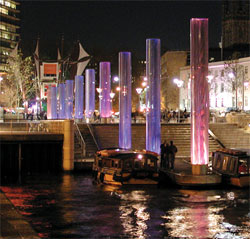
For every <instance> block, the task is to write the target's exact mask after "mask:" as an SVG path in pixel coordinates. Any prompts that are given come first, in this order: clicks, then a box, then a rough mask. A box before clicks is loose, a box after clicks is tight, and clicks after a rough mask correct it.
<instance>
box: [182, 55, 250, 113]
mask: <svg viewBox="0 0 250 239" xmlns="http://www.w3.org/2000/svg"><path fill="white" fill-rule="evenodd" d="M208 71H209V73H208V79H207V80H208V82H209V101H210V109H212V110H216V111H220V112H223V111H225V110H226V109H227V108H238V109H240V110H250V57H246V58H240V59H238V60H230V61H225V62H224V61H219V62H213V63H209V66H208ZM190 74H191V73H190V66H187V67H182V68H181V69H180V80H181V81H182V82H183V84H182V87H181V88H180V95H179V97H180V100H179V102H180V109H182V110H184V109H185V108H186V109H187V110H188V111H190V110H191V104H190V102H191V88H190V85H191V84H190V83H191V79H190Z"/></svg>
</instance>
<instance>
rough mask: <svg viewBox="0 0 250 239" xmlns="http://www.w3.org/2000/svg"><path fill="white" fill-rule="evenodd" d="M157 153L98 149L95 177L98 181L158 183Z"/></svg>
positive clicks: (121, 183) (118, 183) (106, 182)
mask: <svg viewBox="0 0 250 239" xmlns="http://www.w3.org/2000/svg"><path fill="white" fill-rule="evenodd" d="M158 158H159V155H158V154H157V153H154V152H151V151H146V150H125V149H104V150H100V151H97V152H96V154H95V160H94V163H93V177H94V180H95V181H96V182H97V183H103V184H112V185H125V184H157V183H158V167H157V161H158Z"/></svg>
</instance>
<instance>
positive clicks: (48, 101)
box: [47, 86, 51, 119]
mask: <svg viewBox="0 0 250 239" xmlns="http://www.w3.org/2000/svg"><path fill="white" fill-rule="evenodd" d="M47 119H51V86H49V88H48V91H47Z"/></svg>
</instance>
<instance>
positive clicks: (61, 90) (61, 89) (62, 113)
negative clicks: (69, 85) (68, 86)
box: [58, 84, 65, 119]
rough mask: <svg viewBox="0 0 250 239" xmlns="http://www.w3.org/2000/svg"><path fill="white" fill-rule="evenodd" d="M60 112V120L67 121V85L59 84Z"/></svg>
mask: <svg viewBox="0 0 250 239" xmlns="http://www.w3.org/2000/svg"><path fill="white" fill-rule="evenodd" d="M58 91H59V112H58V119H65V84H59V86H58Z"/></svg>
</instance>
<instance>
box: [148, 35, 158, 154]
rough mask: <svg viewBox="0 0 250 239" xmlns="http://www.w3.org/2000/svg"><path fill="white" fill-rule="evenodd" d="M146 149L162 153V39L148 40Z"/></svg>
mask: <svg viewBox="0 0 250 239" xmlns="http://www.w3.org/2000/svg"><path fill="white" fill-rule="evenodd" d="M146 62H147V63H146V75H147V80H148V88H147V97H146V106H147V113H146V149H147V150H150V151H153V152H156V153H158V154H160V145H161V108H160V107H161V97H160V95H161V92H160V87H161V79H160V73H161V41H160V39H147V40H146Z"/></svg>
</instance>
